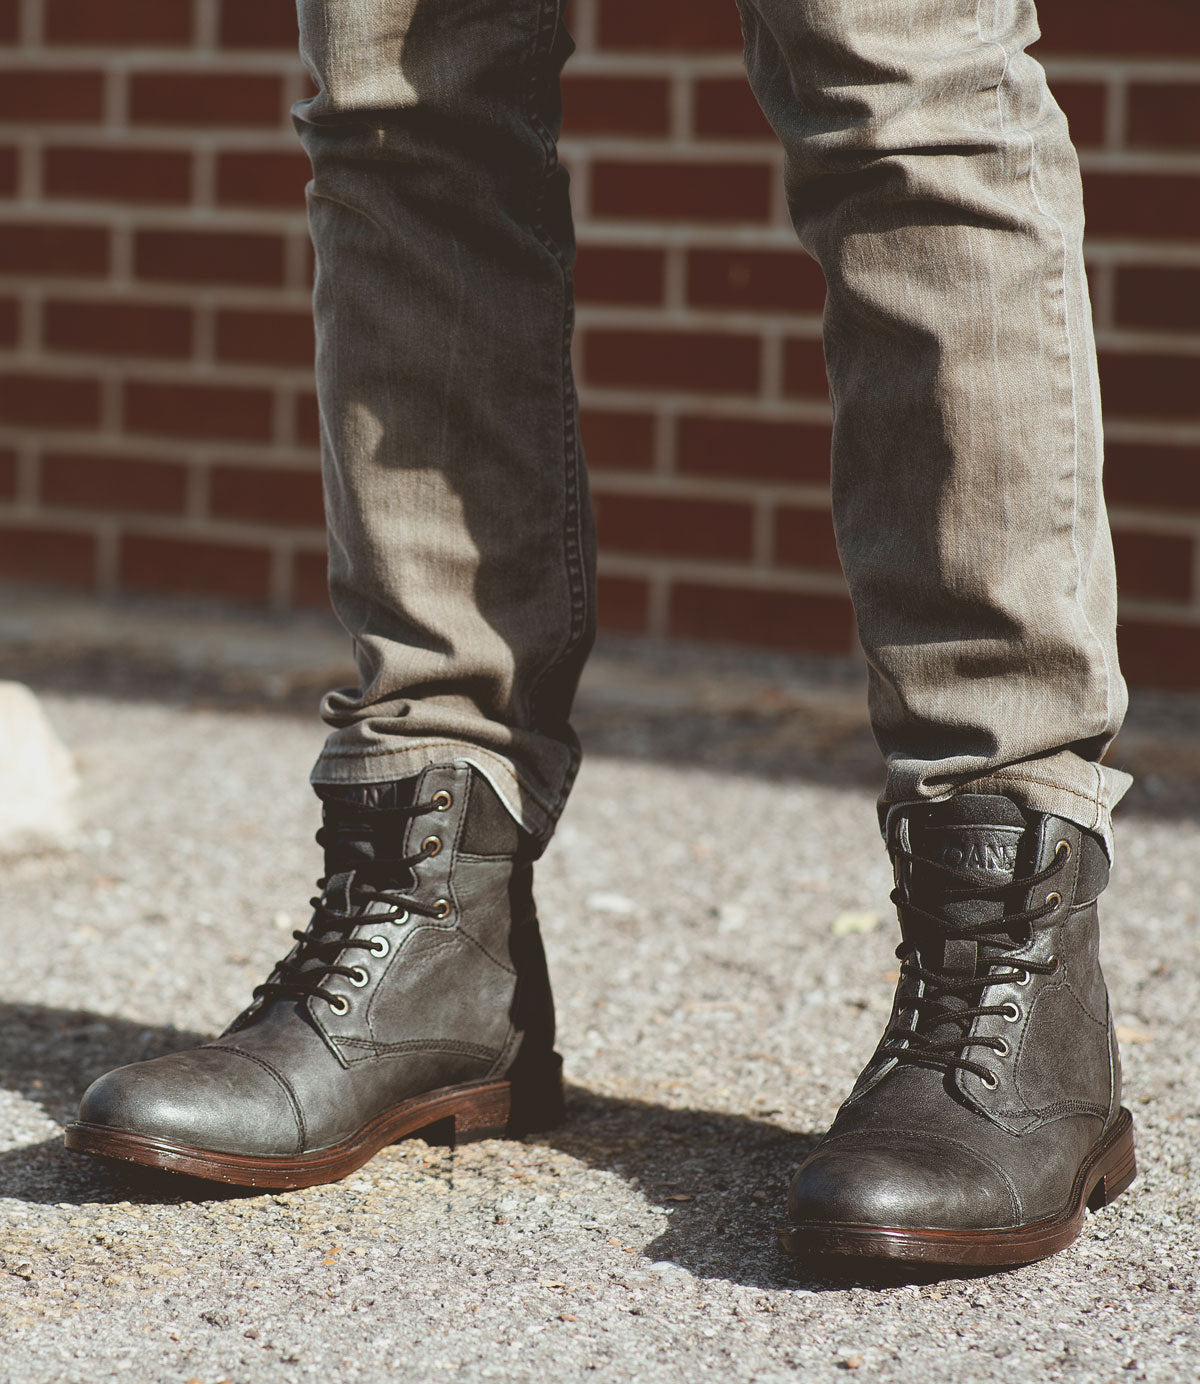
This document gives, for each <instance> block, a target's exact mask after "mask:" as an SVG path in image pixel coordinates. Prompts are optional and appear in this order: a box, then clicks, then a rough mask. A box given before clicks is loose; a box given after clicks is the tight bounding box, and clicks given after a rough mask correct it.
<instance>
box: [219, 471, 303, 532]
mask: <svg viewBox="0 0 1200 1384" xmlns="http://www.w3.org/2000/svg"><path fill="white" fill-rule="evenodd" d="M209 510H210V511H211V513H213V514H214V515H216V516H217V517H218V518H220V519H247V520H252V521H254V522H256V523H262V524H292V525H305V524H307V525H309V526H311V527H313V528H319V529H322V530H324V527H325V502H324V497H323V494H322V490H321V475H320V472H319V471H315V470H309V471H300V470H297V469H296V468H294V467H287V468H285V467H267V466H214V467H213V469H212V472H211V474H210V478H209Z"/></svg>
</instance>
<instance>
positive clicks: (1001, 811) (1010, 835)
mask: <svg viewBox="0 0 1200 1384" xmlns="http://www.w3.org/2000/svg"><path fill="white" fill-rule="evenodd" d="M1026 826H1027V823H1026V821H1025V815H1024V813H1023V812H1022V811H1021V809H1020V808H1019V807H1018V806H1017V805H1016V803H1014V802H1011V801H1010V800H1009V799H1008V798H1001V797H994V796H991V795H985V794H982V793H970V794H962V795H961V796H959V797H957V798H951V799H950V800H949V801H948V802H944V803H931V804H930V806H929V807H927V808H921V809H915V810H914V811H913V812H912V813H911V814H910V816H909V827H908V831H909V842H908V846H909V850H910V851H911V852H912V853H913V855H914V856H916V857H917V864H916V865H915V866H914V883H918V882H919V884H920V887H921V889H922V892H924V891H925V889H926V888H928V889H929V890H931V891H933V892H938V891H941V892H945V891H946V890H947V889H956V888H965V887H966V886H967V885H969V884H971V883H976V884H983V885H994V884H1007V883H1009V882H1010V881H1011V880H1012V879H1013V878H1014V876H1015V874H1016V869H1017V852H1018V850H1019V848H1020V845H1021V838H1022V837H1023V836H1024V834H1025V830H1026ZM925 860H929V861H933V862H935V863H936V864H938V865H942V866H945V867H946V868H947V869H951V870H954V871H956V872H957V873H958V874H959V875H961V877H962V878H961V880H955V879H952V878H951V876H950V875H948V874H944V873H943V872H942V871H941V870H922V869H921V865H920V862H921V861H925ZM918 872H919V874H920V878H919V881H918V879H917V875H918Z"/></svg>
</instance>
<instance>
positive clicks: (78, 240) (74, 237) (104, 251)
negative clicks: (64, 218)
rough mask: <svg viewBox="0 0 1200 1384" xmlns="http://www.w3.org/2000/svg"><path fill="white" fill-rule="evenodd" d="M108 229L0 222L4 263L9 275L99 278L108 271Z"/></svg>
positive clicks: (0, 253) (0, 246) (1, 256)
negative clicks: (57, 275)
mask: <svg viewBox="0 0 1200 1384" xmlns="http://www.w3.org/2000/svg"><path fill="white" fill-rule="evenodd" d="M108 255H109V239H108V231H107V230H105V229H104V228H103V227H101V226H56V225H52V224H48V223H46V222H32V221H24V222H21V221H9V222H7V223H5V224H4V225H0V264H2V265H3V266H4V269H5V272H6V273H9V274H62V275H65V276H79V277H89V278H91V277H95V276H96V275H100V274H107V273H108Z"/></svg>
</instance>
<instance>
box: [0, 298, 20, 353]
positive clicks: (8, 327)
mask: <svg viewBox="0 0 1200 1384" xmlns="http://www.w3.org/2000/svg"><path fill="white" fill-rule="evenodd" d="M20 325H21V312H20V306H19V304H18V303H17V300H16V299H15V298H0V346H15V345H16V344H17V333H18V331H19V329H20Z"/></svg>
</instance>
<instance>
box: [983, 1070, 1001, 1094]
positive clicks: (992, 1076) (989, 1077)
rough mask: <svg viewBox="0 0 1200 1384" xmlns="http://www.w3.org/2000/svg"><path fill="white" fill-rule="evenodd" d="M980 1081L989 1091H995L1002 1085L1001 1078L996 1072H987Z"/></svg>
mask: <svg viewBox="0 0 1200 1384" xmlns="http://www.w3.org/2000/svg"><path fill="white" fill-rule="evenodd" d="M979 1080H980V1081H981V1082H982V1083H983V1085H984V1086H986V1087H987V1089H988V1090H989V1091H994V1090H995V1089H996V1087H997V1086H999V1085H1000V1078H999V1077H998V1076H997V1075H996V1073H995V1072H986V1073H985V1074H984V1075H983V1076H981V1077H980V1078H979Z"/></svg>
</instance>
